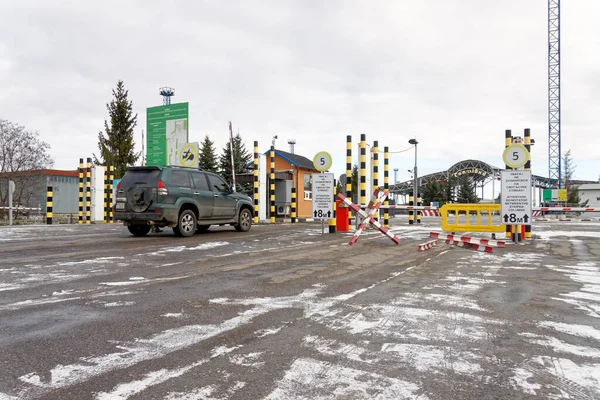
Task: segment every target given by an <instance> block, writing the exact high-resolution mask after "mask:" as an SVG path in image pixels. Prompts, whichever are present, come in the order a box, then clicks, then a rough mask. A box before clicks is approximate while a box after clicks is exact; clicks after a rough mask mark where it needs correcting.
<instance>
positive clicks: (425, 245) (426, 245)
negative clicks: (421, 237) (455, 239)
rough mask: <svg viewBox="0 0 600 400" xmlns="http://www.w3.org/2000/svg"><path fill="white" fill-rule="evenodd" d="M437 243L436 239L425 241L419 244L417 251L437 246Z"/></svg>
mask: <svg viewBox="0 0 600 400" xmlns="http://www.w3.org/2000/svg"><path fill="white" fill-rule="evenodd" d="M437 245H438V241H437V239H436V240H430V241H429V242H425V243H422V244H420V245H419V251H425V250H427V249H430V248H432V247H437Z"/></svg>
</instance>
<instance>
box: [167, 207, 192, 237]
mask: <svg viewBox="0 0 600 400" xmlns="http://www.w3.org/2000/svg"><path fill="white" fill-rule="evenodd" d="M197 224H198V220H197V219H196V214H194V212H193V211H192V210H183V211H182V212H181V213H179V219H178V220H177V226H176V227H174V228H173V232H175V235H176V236H185V237H188V236H192V235H193V234H194V233H195V232H196V225H197Z"/></svg>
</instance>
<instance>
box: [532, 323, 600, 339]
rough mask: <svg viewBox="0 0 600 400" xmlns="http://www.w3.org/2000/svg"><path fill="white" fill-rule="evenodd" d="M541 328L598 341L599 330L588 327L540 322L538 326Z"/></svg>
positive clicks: (599, 337)
mask: <svg viewBox="0 0 600 400" xmlns="http://www.w3.org/2000/svg"><path fill="white" fill-rule="evenodd" d="M538 326H540V327H542V328H551V329H554V330H556V331H559V332H562V333H567V334H569V335H574V336H579V337H583V338H590V339H595V340H598V341H600V330H598V329H596V328H594V327H591V326H588V325H573V324H565V323H562V322H552V321H542V322H540V323H539V324H538Z"/></svg>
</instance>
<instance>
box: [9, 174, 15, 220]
mask: <svg viewBox="0 0 600 400" xmlns="http://www.w3.org/2000/svg"><path fill="white" fill-rule="evenodd" d="M14 191H15V183H14V182H13V181H11V180H10V179H9V180H8V225H12V222H13V209H12V206H13V204H12V203H13V193H14Z"/></svg>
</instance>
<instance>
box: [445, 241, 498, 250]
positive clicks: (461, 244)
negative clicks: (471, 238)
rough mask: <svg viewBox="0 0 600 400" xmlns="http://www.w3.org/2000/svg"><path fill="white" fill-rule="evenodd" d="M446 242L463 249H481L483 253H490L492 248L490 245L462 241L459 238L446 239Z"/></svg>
mask: <svg viewBox="0 0 600 400" xmlns="http://www.w3.org/2000/svg"><path fill="white" fill-rule="evenodd" d="M446 244H451V245H453V246H457V247H463V248H465V249H470V250H477V251H482V252H484V253H491V252H492V250H493V247H492V246H484V245H480V244H473V243H469V242H462V241H460V240H446Z"/></svg>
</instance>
